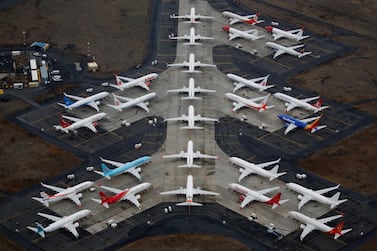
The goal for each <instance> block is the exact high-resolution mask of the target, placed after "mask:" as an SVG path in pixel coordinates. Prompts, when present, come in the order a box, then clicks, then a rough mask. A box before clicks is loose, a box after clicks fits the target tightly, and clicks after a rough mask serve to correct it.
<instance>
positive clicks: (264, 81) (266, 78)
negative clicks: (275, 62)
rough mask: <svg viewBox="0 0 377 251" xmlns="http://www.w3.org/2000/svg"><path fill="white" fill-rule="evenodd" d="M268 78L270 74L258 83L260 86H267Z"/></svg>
mask: <svg viewBox="0 0 377 251" xmlns="http://www.w3.org/2000/svg"><path fill="white" fill-rule="evenodd" d="M269 77H270V74H268V75H267V76H266V77H265V78H264V79H263V81H262V82H261V83H260V85H261V86H267V81H268V78H269Z"/></svg>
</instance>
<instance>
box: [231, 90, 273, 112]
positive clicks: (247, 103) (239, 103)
mask: <svg viewBox="0 0 377 251" xmlns="http://www.w3.org/2000/svg"><path fill="white" fill-rule="evenodd" d="M269 96H270V94H268V95H267V96H263V97H257V98H251V99H247V98H243V97H241V96H238V95H236V94H233V93H229V92H228V93H225V97H227V98H228V99H230V100H232V101H234V102H233V109H232V111H233V112H235V111H237V110H238V109H240V108H242V107H249V108H251V109H254V110H257V111H259V112H262V111H265V110H268V109H271V108H272V107H274V106H273V105H270V106H268V105H267V99H268V97H269ZM261 100H262V102H261V103H256V102H258V101H261Z"/></svg>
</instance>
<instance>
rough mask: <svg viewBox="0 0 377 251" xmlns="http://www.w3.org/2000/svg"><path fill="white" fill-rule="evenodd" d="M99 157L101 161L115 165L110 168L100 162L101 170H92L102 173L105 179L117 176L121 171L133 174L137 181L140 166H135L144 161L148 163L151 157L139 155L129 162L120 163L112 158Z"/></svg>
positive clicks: (139, 177)
mask: <svg viewBox="0 0 377 251" xmlns="http://www.w3.org/2000/svg"><path fill="white" fill-rule="evenodd" d="M100 159H101V161H102V162H105V163H107V164H110V165H113V166H116V168H115V169H110V168H108V167H107V166H106V164H104V163H102V164H101V169H102V172H100V171H94V172H95V173H98V174H100V175H102V176H103V177H105V178H107V179H111V177H113V176H117V175H119V174H121V173H130V174H132V175H133V176H135V177H136V178H138V179H139V181H141V176H140V171H141V168H140V167H139V168H137V167H138V166H141V165H143V164H145V163H148V162H149V161H150V160H151V158H150V157H148V156H144V157H140V158H138V159H135V160H133V161H131V162H127V163H120V162H116V161H112V160H107V159H103V158H101V157H100Z"/></svg>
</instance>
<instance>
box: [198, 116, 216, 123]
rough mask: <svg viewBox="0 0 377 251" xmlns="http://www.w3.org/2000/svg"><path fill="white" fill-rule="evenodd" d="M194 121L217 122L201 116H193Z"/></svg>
mask: <svg viewBox="0 0 377 251" xmlns="http://www.w3.org/2000/svg"><path fill="white" fill-rule="evenodd" d="M194 121H216V122H217V121H219V120H218V119H213V118H207V117H202V116H194Z"/></svg>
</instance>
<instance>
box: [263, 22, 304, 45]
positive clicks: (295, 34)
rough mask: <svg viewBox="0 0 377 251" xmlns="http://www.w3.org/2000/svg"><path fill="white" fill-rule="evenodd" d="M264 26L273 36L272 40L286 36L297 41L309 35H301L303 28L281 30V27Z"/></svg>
mask: <svg viewBox="0 0 377 251" xmlns="http://www.w3.org/2000/svg"><path fill="white" fill-rule="evenodd" d="M264 28H265V29H266V31H268V32H271V33H272V37H273V39H274V40H278V39H279V38H283V37H284V38H288V39H291V40H296V41H297V42H298V41H300V40H302V39H305V38H308V37H310V36H309V35H307V36H303V33H304V30H303V29H296V30H290V31H285V30H281V29H278V28H276V27H272V26H266V27H264Z"/></svg>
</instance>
